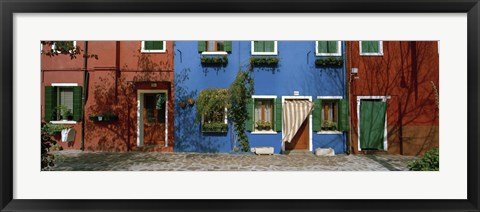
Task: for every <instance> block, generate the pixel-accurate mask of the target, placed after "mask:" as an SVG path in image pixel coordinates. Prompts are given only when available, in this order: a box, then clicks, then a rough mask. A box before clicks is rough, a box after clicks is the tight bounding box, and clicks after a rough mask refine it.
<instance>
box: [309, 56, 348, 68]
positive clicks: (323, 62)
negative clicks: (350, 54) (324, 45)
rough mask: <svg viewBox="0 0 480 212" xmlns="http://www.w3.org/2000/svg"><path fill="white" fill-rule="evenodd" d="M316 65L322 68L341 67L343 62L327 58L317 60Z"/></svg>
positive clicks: (338, 59)
mask: <svg viewBox="0 0 480 212" xmlns="http://www.w3.org/2000/svg"><path fill="white" fill-rule="evenodd" d="M315 65H316V66H322V67H341V66H342V65H343V60H342V59H341V58H336V57H327V58H323V59H316V60H315Z"/></svg>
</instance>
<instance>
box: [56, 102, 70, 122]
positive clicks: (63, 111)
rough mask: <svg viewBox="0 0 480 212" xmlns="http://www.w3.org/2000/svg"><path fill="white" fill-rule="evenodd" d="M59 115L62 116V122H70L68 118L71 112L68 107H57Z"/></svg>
mask: <svg viewBox="0 0 480 212" xmlns="http://www.w3.org/2000/svg"><path fill="white" fill-rule="evenodd" d="M57 114H59V115H60V118H61V119H62V120H64V121H66V120H68V116H69V115H70V114H71V112H70V110H69V109H68V108H67V106H66V105H59V106H58V107H57Z"/></svg>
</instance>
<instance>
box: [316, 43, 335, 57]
mask: <svg viewBox="0 0 480 212" xmlns="http://www.w3.org/2000/svg"><path fill="white" fill-rule="evenodd" d="M318 41H326V40H317V41H315V56H342V41H337V52H336V53H322V52H318Z"/></svg>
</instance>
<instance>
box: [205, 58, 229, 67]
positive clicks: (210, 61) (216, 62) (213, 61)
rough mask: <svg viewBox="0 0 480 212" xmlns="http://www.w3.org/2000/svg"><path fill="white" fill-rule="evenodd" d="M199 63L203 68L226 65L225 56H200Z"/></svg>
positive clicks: (226, 59)
mask: <svg viewBox="0 0 480 212" xmlns="http://www.w3.org/2000/svg"><path fill="white" fill-rule="evenodd" d="M200 62H201V63H202V65H203V66H225V65H227V63H228V57H227V56H220V57H218V56H202V57H201V58H200Z"/></svg>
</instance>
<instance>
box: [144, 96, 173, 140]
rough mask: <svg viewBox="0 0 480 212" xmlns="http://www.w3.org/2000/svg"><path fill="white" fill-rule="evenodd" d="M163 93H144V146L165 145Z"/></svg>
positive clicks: (164, 98)
mask: <svg viewBox="0 0 480 212" xmlns="http://www.w3.org/2000/svg"><path fill="white" fill-rule="evenodd" d="M166 102H167V101H166V95H165V93H148V94H144V104H143V105H144V108H143V142H144V145H145V146H152V145H155V146H157V145H162V146H163V145H165V134H166V133H165V128H166V118H165V117H166V114H165V112H166Z"/></svg>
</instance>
